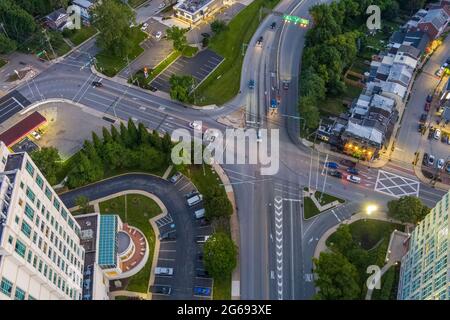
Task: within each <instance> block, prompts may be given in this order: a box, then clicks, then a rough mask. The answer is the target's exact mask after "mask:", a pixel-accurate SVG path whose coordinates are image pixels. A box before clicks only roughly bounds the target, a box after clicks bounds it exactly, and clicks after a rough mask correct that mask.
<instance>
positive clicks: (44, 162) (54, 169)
mask: <svg viewBox="0 0 450 320" xmlns="http://www.w3.org/2000/svg"><path fill="white" fill-rule="evenodd" d="M31 159H33V161H34V163H35V164H36V166H37V167H38V168H39V170H41V172H42V173H43V174H44V176H45V178H46V179H47V181H48V182H49V183H50V184H51V185H55V184H57V183H58V181H57V179H56V175H57V173H58V172H59V171H60V170H61V168H62V163H61V157H60V155H59V153H58V150H57V149H56V148H54V147H43V148H41V150H36V151H33V152H32V153H31Z"/></svg>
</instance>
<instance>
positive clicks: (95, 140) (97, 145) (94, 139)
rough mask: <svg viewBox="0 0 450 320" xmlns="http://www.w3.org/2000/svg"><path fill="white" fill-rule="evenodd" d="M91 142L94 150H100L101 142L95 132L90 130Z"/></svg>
mask: <svg viewBox="0 0 450 320" xmlns="http://www.w3.org/2000/svg"><path fill="white" fill-rule="evenodd" d="M92 143H93V144H94V148H95V150H96V151H97V152H101V150H102V145H103V143H102V141H101V140H100V138H99V137H98V135H97V134H96V133H95V132H92Z"/></svg>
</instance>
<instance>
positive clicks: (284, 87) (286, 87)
mask: <svg viewBox="0 0 450 320" xmlns="http://www.w3.org/2000/svg"><path fill="white" fill-rule="evenodd" d="M283 89H284V90H288V89H289V81H287V80H284V81H283Z"/></svg>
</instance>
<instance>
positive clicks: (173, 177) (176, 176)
mask: <svg viewBox="0 0 450 320" xmlns="http://www.w3.org/2000/svg"><path fill="white" fill-rule="evenodd" d="M180 178H181V172H177V173H175V174H174V175H173V176H172V177H171V178H170V179H169V181H170V182H172V183H175V182H177V181H178V180H180Z"/></svg>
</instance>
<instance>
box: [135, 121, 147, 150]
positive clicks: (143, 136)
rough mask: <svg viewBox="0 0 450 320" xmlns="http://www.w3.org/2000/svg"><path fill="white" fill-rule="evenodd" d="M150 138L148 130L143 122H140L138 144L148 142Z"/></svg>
mask: <svg viewBox="0 0 450 320" xmlns="http://www.w3.org/2000/svg"><path fill="white" fill-rule="evenodd" d="M148 140H149V134H148V130H147V128H146V127H145V125H144V124H143V123H142V122H139V124H138V144H139V145H141V144H146V143H148Z"/></svg>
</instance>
